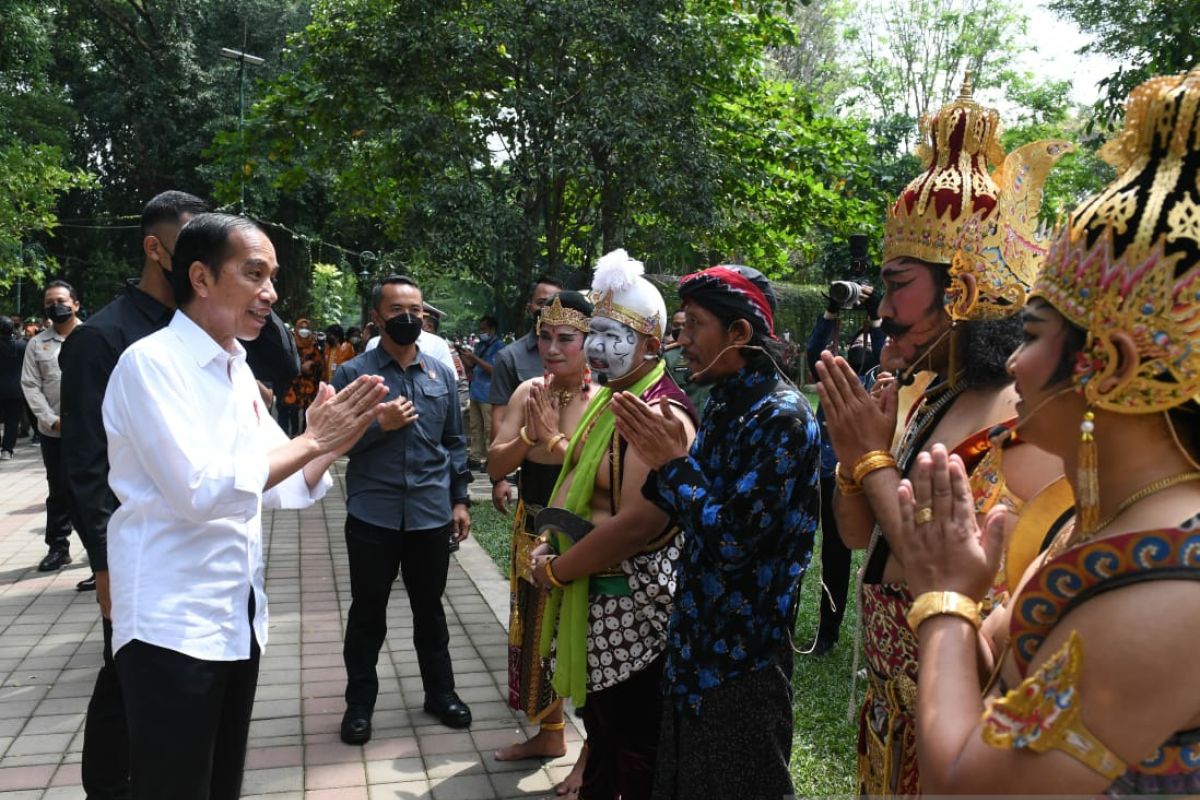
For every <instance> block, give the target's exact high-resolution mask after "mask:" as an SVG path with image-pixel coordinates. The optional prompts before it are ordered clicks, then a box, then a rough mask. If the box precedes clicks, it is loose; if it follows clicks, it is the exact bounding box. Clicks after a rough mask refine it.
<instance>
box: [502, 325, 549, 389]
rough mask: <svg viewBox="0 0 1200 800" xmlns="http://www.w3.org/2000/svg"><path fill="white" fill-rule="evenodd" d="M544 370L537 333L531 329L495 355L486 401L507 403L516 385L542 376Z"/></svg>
mask: <svg viewBox="0 0 1200 800" xmlns="http://www.w3.org/2000/svg"><path fill="white" fill-rule="evenodd" d="M545 370H546V368H545V366H543V364H542V354H541V353H539V352H538V347H537V333H536V330H532V331H530V332H529V333H527V334H525V335H524V336H522V337H521V338H520V339H517V340H516V341H515V342H513V343H512V344H510V345H509V346H508V347H506V348H504V349H503V350H501V351H500V355H498V356H496V363H495V364H493V365H492V385H491V387H489V389H488V402H489V403H492V404H494V405H498V406H506V405H508V399H509V398H510V397H512V396H513V392H515V391H516V390H517V386H519V385H520V384H521V383H523V382H524V381H527V380H529V379H530V378H540V377H542V376H543V375H544V374H546V373H545Z"/></svg>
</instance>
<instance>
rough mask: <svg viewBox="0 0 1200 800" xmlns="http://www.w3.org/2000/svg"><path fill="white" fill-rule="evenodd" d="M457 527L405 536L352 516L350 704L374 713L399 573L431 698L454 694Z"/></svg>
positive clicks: (347, 650) (346, 651)
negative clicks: (449, 609) (451, 584)
mask: <svg viewBox="0 0 1200 800" xmlns="http://www.w3.org/2000/svg"><path fill="white" fill-rule="evenodd" d="M449 537H450V525H443V526H441V527H438V528H429V529H426V530H420V531H401V530H394V529H391V528H381V527H379V526H377V525H371V524H370V523H368V522H363V521H362V520H360V519H356V518H354V517H352V516H348V517H346V550H347V553H348V555H349V560H350V597H351V603H350V614H349V616H348V619H347V620H346V642H345V644H344V646H343V648H342V658H343V659H344V660H345V662H346V704H347V705H348V706H358V707H363V708H367V709H374V708H375V698H376V697H377V696H378V695H379V677H378V674H377V673H376V671H375V664H376V663H377V662H378V660H379V650H380V648H381V647H383V640H384V637H385V636H386V635H387V606H388V598H389V597H390V596H391V593H392V584H393V583H395V581H396V574H397V572H398V573H399V574H400V577H401V578H402V579H403V580H404V588H405V590H407V591H408V603H409V606H410V607H411V608H412V615H413V645H414V646H415V647H416V650H417V664H418V666H419V667H420V669H421V683H422V684H423V685H424V687H425V694H426V695H432V694H441V693H443V692H449V691H453V689H454V671H453V668H452V667H451V664H450V633H449V631H448V630H447V629H446V611H445V609H444V608H443V607H442V593H443V592H445V591H446V573H447V571H448V570H449V568H450V547H449V544H450V539H449Z"/></svg>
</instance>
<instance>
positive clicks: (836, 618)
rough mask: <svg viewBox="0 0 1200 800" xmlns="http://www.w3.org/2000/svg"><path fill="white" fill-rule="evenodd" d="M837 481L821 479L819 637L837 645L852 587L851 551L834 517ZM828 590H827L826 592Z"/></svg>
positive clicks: (829, 478)
mask: <svg viewBox="0 0 1200 800" xmlns="http://www.w3.org/2000/svg"><path fill="white" fill-rule="evenodd" d="M836 485H837V484H836V482H835V480H834V478H833V476H832V475H831V476H830V477H828V478H825V477H822V478H821V580H822V581H823V582H824V584H825V589H822V590H821V626H820V628H819V629H818V630H817V638H818V639H823V640H827V641H834V642H836V641H837V639H838V632H839V631H840V630H841V627H842V617H844V616H845V614H846V595H847V592H848V591H849V587H850V549H849V548H848V547H846V545H845V544H844V543H843V542H842V537H841V535H840V534H839V533H838V529H837V518H836V517H834V514H833V492H834V489H835V488H836ZM826 589H827V590H828V591H826Z"/></svg>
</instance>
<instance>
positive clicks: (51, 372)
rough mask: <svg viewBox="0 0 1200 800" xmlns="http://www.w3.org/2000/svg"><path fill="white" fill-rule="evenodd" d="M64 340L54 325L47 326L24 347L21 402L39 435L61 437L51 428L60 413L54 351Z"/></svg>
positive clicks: (59, 373) (59, 376) (59, 379)
mask: <svg viewBox="0 0 1200 800" xmlns="http://www.w3.org/2000/svg"><path fill="white" fill-rule="evenodd" d="M66 340H67V337H66V336H63V335H62V334H60V333H59V332H58V331H56V330H54V328H47V329H46V330H44V331H42V332H41V333H39V334H38V335H37V336H34V337H33V338H32V339H30V340H29V345H28V346H27V347H26V348H25V363H24V364H23V365H22V367H21V390H22V391H23V392H24V393H25V402H26V403H29V407H30V408H31V409H32V410H33V415H34V416H35V417H37V423H38V433H40V434H41V435H42V436H53V437H54V438H55V439H57V438H59V437H60V436H62V434H61V433H59V432H58V431H56V430H54V423H56V422H58V417H59V414H60V413H61V412H62V400H61V398H62V370H61V369H60V368H59V366H58V351H59V350H61V349H62V345H63V342H65V341H66Z"/></svg>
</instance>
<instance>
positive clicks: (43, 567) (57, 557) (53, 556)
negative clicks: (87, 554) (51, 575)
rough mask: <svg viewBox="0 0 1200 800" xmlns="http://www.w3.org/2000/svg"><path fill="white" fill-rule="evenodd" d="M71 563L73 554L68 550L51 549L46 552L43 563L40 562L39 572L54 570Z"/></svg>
mask: <svg viewBox="0 0 1200 800" xmlns="http://www.w3.org/2000/svg"><path fill="white" fill-rule="evenodd" d="M70 563H71V554H70V553H68V552H67V551H66V550H51V551H50V552H49V553H46V557H45V558H43V559H42V563H40V564H38V572H54V570H56V569H62V568H63V567H65V566H66V565H67V564H70Z"/></svg>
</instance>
